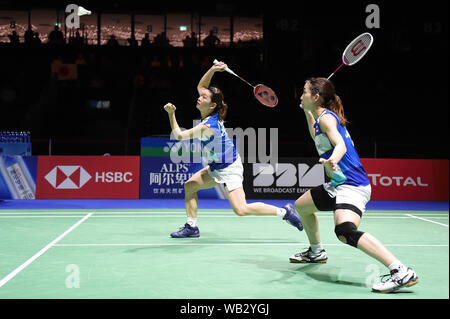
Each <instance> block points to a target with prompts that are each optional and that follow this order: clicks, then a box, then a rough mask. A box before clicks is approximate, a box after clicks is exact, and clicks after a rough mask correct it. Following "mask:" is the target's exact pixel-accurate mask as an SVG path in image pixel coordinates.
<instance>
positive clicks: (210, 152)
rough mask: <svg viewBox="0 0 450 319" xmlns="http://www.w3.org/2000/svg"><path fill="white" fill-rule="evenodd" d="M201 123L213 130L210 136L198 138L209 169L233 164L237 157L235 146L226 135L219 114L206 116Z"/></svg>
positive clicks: (212, 169)
mask: <svg viewBox="0 0 450 319" xmlns="http://www.w3.org/2000/svg"><path fill="white" fill-rule="evenodd" d="M201 124H203V125H206V126H207V127H209V128H210V129H211V130H212V131H213V132H214V135H212V136H211V137H210V138H206V137H205V138H200V141H201V144H202V153H203V154H205V153H206V155H207V159H208V165H209V167H210V169H211V171H214V170H216V169H223V168H225V167H227V166H230V165H231V164H233V163H234V162H235V161H236V159H237V157H238V156H237V152H236V148H235V147H234V144H233V141H231V139H230V138H229V137H228V134H227V131H226V129H225V127H224V125H223V121H220V120H219V114H218V113H216V114H213V115H210V116H208V117H207V118H205V119H204V120H203V121H201Z"/></svg>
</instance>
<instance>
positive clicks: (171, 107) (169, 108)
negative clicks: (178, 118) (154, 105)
mask: <svg viewBox="0 0 450 319" xmlns="http://www.w3.org/2000/svg"><path fill="white" fill-rule="evenodd" d="M176 109H177V108H176V107H175V105H173V104H172V103H167V104H166V105H164V110H166V112H167V113H169V114H172V113H174V112H175V111H176Z"/></svg>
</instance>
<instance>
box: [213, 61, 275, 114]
mask: <svg viewBox="0 0 450 319" xmlns="http://www.w3.org/2000/svg"><path fill="white" fill-rule="evenodd" d="M213 63H214V64H217V63H219V61H217V60H214V61H213ZM225 71H227V72H228V73H230V74H232V75H234V76H235V77H237V78H238V79H240V80H242V81H243V82H245V83H247V84H248V85H249V86H251V87H252V88H253V94H254V95H255V98H256V99H257V100H258V101H259V102H260V103H261V104H263V105H265V106H268V107H275V106H276V105H277V104H278V97H277V95H276V94H275V92H274V91H273V90H272V89H271V88H270V87H268V86H267V85H264V84H257V85H255V86H253V85H252V84H251V83H249V82H248V81H247V80H245V79H244V78H242V77H240V76H239V75H237V74H236V73H234V72H233V71H232V70H231V69H230V68H228V67H226V68H225Z"/></svg>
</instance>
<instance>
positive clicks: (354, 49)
mask: <svg viewBox="0 0 450 319" xmlns="http://www.w3.org/2000/svg"><path fill="white" fill-rule="evenodd" d="M372 41H373V37H372V36H371V35H370V34H368V33H366V34H363V35H362V36H360V37H359V38H357V39H356V40H355V41H354V43H352V45H349V46H348V48H347V49H346V50H345V53H344V56H343V60H344V61H343V62H344V63H345V64H346V65H353V64H355V63H356V62H358V61H359V60H361V58H362V57H363V56H364V55H365V53H366V52H367V50H368V49H369V48H370V46H371V45H372Z"/></svg>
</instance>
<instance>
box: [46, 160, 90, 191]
mask: <svg viewBox="0 0 450 319" xmlns="http://www.w3.org/2000/svg"><path fill="white" fill-rule="evenodd" d="M91 178H92V176H91V175H90V174H89V173H88V172H87V171H86V170H85V169H84V168H83V167H82V166H79V165H58V166H56V167H55V168H53V169H52V170H51V171H50V172H49V173H48V174H47V175H45V179H46V180H47V181H48V182H49V183H50V185H52V186H53V187H54V188H55V189H80V188H81V187H83V185H84V184H86V183H87V182H88V181H89V180H90V179H91Z"/></svg>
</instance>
